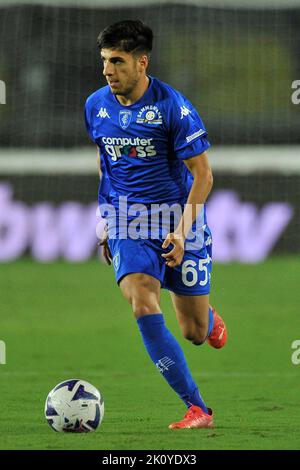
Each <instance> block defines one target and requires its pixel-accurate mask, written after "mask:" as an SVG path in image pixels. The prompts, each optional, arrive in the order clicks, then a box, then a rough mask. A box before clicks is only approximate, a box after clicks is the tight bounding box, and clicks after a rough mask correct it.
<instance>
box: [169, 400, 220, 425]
mask: <svg viewBox="0 0 300 470" xmlns="http://www.w3.org/2000/svg"><path fill="white" fill-rule="evenodd" d="M213 427H214V424H213V413H212V410H211V409H210V408H208V413H205V412H204V411H203V410H202V409H201V408H200V407H199V406H196V405H192V406H191V407H190V408H189V409H188V411H187V413H186V414H185V415H184V418H183V419H182V420H181V421H178V423H172V424H170V425H169V429H200V428H213Z"/></svg>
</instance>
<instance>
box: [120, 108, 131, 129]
mask: <svg viewBox="0 0 300 470" xmlns="http://www.w3.org/2000/svg"><path fill="white" fill-rule="evenodd" d="M131 118H132V112H131V111H129V110H128V111H120V112H119V123H120V126H121V127H122V129H127V127H128V126H129V124H130V123H131Z"/></svg>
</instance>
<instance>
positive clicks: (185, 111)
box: [180, 106, 192, 119]
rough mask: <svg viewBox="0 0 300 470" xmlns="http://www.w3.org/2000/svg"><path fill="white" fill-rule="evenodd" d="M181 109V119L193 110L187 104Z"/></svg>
mask: <svg viewBox="0 0 300 470" xmlns="http://www.w3.org/2000/svg"><path fill="white" fill-rule="evenodd" d="M180 111H181V116H180V119H183V118H184V117H185V116H188V115H189V114H191V112H192V111H191V110H190V109H188V108H187V107H186V106H180Z"/></svg>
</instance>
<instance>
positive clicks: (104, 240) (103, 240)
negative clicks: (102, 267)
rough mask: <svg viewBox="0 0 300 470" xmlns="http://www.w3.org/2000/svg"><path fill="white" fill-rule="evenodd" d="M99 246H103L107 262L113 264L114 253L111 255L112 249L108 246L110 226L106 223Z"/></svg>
mask: <svg viewBox="0 0 300 470" xmlns="http://www.w3.org/2000/svg"><path fill="white" fill-rule="evenodd" d="M98 246H102V254H103V257H104V259H105V261H106V263H107V264H109V265H111V263H112V255H111V252H110V249H109V246H108V228H107V225H105V227H104V230H103V234H102V238H101V240H100V241H99V242H98Z"/></svg>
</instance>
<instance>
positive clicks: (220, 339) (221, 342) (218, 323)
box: [207, 306, 227, 349]
mask: <svg viewBox="0 0 300 470" xmlns="http://www.w3.org/2000/svg"><path fill="white" fill-rule="evenodd" d="M210 308H211V309H212V313H213V317H214V326H213V329H212V330H211V333H210V335H209V336H208V338H207V342H208V344H210V345H211V346H212V347H213V348H216V349H220V348H223V346H225V344H226V341H227V329H226V325H225V323H224V320H223V319H222V318H221V317H220V315H218V314H217V312H216V311H215V309H214V308H213V307H212V306H210Z"/></svg>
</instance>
